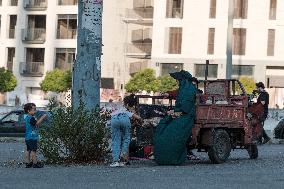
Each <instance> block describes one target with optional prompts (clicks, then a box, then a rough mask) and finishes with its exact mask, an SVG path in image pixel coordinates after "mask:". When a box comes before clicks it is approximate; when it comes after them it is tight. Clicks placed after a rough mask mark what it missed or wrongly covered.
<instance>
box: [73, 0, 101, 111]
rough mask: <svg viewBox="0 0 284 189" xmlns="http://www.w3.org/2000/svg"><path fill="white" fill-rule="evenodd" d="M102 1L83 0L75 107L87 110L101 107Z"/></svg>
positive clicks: (79, 18)
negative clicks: (83, 106) (81, 105)
mask: <svg viewBox="0 0 284 189" xmlns="http://www.w3.org/2000/svg"><path fill="white" fill-rule="evenodd" d="M102 11H103V0H80V1H79V6H78V30H77V31H78V33H77V35H78V37H77V58H76V62H75V63H74V68H73V81H72V82H73V83H72V104H73V105H74V106H75V107H78V105H79V102H80V100H82V102H83V103H85V105H86V108H87V109H88V110H91V109H94V108H95V107H96V106H97V105H100V81H101V52H102Z"/></svg>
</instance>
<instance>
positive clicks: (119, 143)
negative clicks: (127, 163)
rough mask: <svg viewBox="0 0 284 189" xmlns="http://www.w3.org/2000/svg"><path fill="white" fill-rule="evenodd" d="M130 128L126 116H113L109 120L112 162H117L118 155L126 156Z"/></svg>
mask: <svg viewBox="0 0 284 189" xmlns="http://www.w3.org/2000/svg"><path fill="white" fill-rule="evenodd" d="M130 128H131V123H130V119H129V117H128V116H127V115H126V114H119V115H115V116H113V117H112V118H111V138H112V145H111V146H112V158H113V161H114V162H115V161H119V159H120V155H121V156H123V155H128V148H129V143H130Z"/></svg>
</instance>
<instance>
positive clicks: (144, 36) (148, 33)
mask: <svg viewBox="0 0 284 189" xmlns="http://www.w3.org/2000/svg"><path fill="white" fill-rule="evenodd" d="M131 41H132V42H133V43H137V42H144V43H152V28H146V29H139V30H133V31H132V35H131Z"/></svg>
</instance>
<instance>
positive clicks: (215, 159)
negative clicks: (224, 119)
mask: <svg viewBox="0 0 284 189" xmlns="http://www.w3.org/2000/svg"><path fill="white" fill-rule="evenodd" d="M212 134H213V141H212V145H211V146H210V147H209V149H208V156H209V159H210V160H211V162H212V163H216V164H219V163H223V162H225V161H226V160H227V159H228V157H229V156H230V153H231V141H230V136H229V134H228V133H227V132H226V131H225V130H223V129H219V130H216V131H215V132H213V133H212Z"/></svg>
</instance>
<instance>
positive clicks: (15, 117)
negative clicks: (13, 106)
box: [2, 112, 21, 122]
mask: <svg viewBox="0 0 284 189" xmlns="http://www.w3.org/2000/svg"><path fill="white" fill-rule="evenodd" d="M20 115H21V114H20V113H19V112H13V113H11V114H9V115H7V116H6V117H4V118H3V119H2V122H17V121H18V120H19V116H20Z"/></svg>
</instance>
